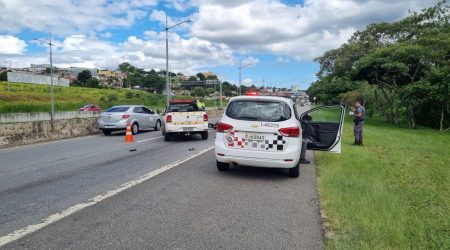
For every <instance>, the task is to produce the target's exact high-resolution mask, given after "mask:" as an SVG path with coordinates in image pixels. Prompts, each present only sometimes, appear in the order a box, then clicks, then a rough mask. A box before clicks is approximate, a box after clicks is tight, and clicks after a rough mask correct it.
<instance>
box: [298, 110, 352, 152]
mask: <svg viewBox="0 0 450 250" xmlns="http://www.w3.org/2000/svg"><path fill="white" fill-rule="evenodd" d="M344 113H345V109H344V107H343V106H322V107H317V108H313V109H311V110H308V111H307V112H305V113H303V114H302V115H301V116H300V122H301V124H302V131H303V139H306V140H307V141H308V144H307V145H308V146H307V149H309V150H318V151H330V152H334V153H340V152H341V140H342V128H343V126H344Z"/></svg>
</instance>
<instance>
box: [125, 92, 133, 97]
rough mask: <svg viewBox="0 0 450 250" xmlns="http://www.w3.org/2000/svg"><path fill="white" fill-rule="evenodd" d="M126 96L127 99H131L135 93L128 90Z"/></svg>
mask: <svg viewBox="0 0 450 250" xmlns="http://www.w3.org/2000/svg"><path fill="white" fill-rule="evenodd" d="M125 96H126V97H127V99H131V98H133V93H132V92H131V91H128V92H127V93H126V94H125Z"/></svg>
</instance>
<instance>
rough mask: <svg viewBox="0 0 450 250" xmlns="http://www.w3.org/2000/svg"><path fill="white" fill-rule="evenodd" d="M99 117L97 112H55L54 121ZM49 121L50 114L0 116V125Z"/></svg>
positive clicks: (10, 114) (6, 114)
mask: <svg viewBox="0 0 450 250" xmlns="http://www.w3.org/2000/svg"><path fill="white" fill-rule="evenodd" d="M99 116H100V113H99V112H85V111H68V112H55V120H67V119H84V118H98V117H99ZM50 120H51V113H50V112H35V113H5V114H0V123H16V122H34V121H50Z"/></svg>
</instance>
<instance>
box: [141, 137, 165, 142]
mask: <svg viewBox="0 0 450 250" xmlns="http://www.w3.org/2000/svg"><path fill="white" fill-rule="evenodd" d="M163 137H164V136H158V137H153V138H149V139H145V140H140V141H136V142H144V141H153V140H156V139H159V138H163Z"/></svg>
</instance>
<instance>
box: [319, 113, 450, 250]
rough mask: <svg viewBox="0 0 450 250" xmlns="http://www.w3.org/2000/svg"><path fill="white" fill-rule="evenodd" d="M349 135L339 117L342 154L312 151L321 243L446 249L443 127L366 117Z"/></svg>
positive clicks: (448, 139)
mask: <svg viewBox="0 0 450 250" xmlns="http://www.w3.org/2000/svg"><path fill="white" fill-rule="evenodd" d="M352 143H353V123H352V120H351V118H350V117H347V119H346V124H345V125H344V136H343V143H342V154H330V153H322V152H321V153H317V154H316V156H317V166H318V185H319V192H320V199H321V206H322V209H323V210H324V212H325V213H324V214H325V215H326V219H325V220H326V222H325V227H326V235H327V240H326V246H327V248H328V249H448V247H449V246H450V236H449V235H450V198H449V197H450V154H449V152H450V151H449V150H450V133H441V132H438V131H436V130H431V129H426V128H420V129H408V128H400V127H398V126H394V125H391V124H388V123H385V122H383V121H381V119H380V118H372V119H368V120H367V121H366V127H365V128H364V146H363V147H360V146H353V145H352Z"/></svg>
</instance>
